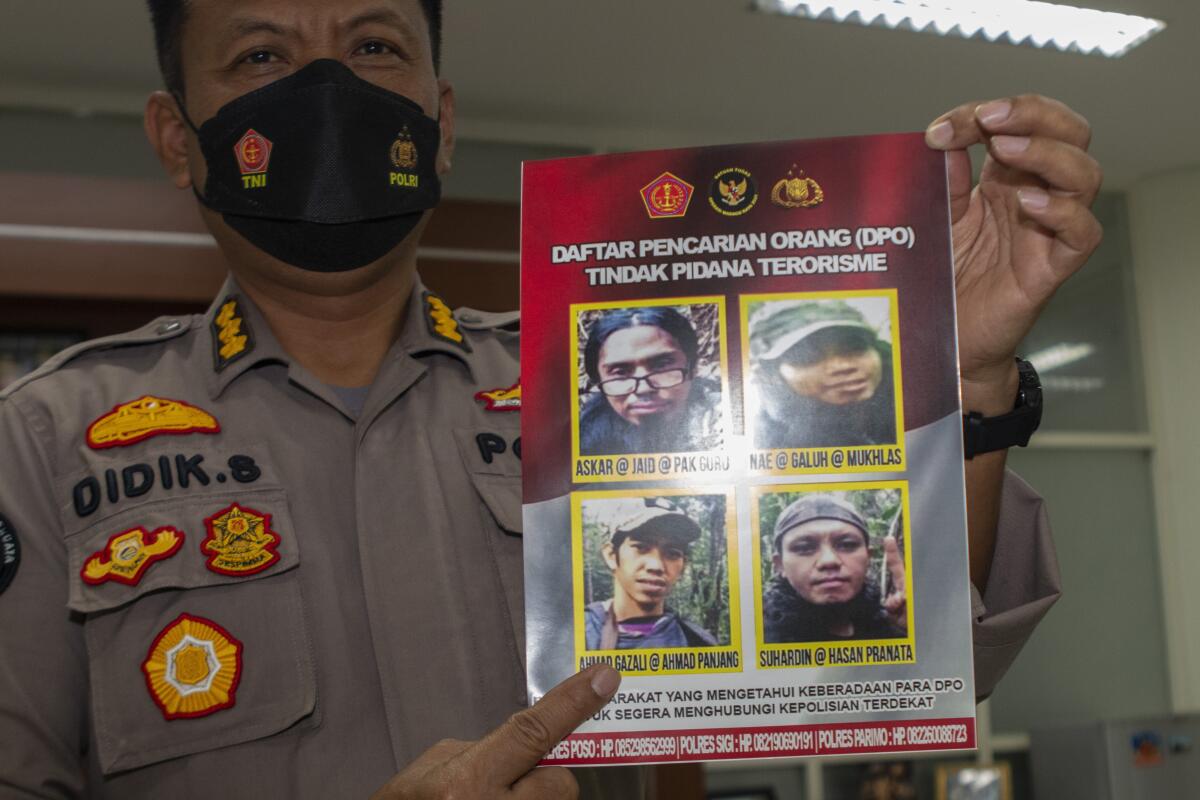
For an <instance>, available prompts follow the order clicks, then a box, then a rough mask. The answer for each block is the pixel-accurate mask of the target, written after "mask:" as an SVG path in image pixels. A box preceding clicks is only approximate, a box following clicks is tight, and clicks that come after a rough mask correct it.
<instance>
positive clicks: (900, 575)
mask: <svg viewBox="0 0 1200 800" xmlns="http://www.w3.org/2000/svg"><path fill="white" fill-rule="evenodd" d="M883 553H884V559H885V561H886V562H887V569H888V572H889V573H891V575H892V591H895V592H903V591H904V559H903V558H901V557H900V546H899V545H898V544H897V543H896V537H895V536H885V537H883Z"/></svg>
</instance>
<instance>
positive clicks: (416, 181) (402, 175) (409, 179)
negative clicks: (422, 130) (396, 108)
mask: <svg viewBox="0 0 1200 800" xmlns="http://www.w3.org/2000/svg"><path fill="white" fill-rule="evenodd" d="M389 155H390V156H391V159H392V166H393V167H395V168H396V169H398V170H404V172H393V173H392V174H391V178H390V179H389V181H390V183H391V185H392V186H401V187H404V188H407V189H416V188H417V187H418V186H419V185H420V176H419V175H415V174H413V172H412V170H415V169H416V168H417V146H416V144H414V143H413V140H412V134H411V133H409V132H408V126H405V128H404V130H402V131H401V132H400V133H399V134H398V135H397V136H396V141H394V142H392V149H391V152H390V153H389Z"/></svg>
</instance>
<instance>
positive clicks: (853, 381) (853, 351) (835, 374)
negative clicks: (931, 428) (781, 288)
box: [747, 297, 897, 448]
mask: <svg viewBox="0 0 1200 800" xmlns="http://www.w3.org/2000/svg"><path fill="white" fill-rule="evenodd" d="M889 302H890V301H889V299H888V298H886V297H867V298H847V299H842V298H819V299H818V298H814V299H803V298H800V299H795V298H793V299H786V300H777V301H766V302H760V303H756V304H755V303H752V304H751V305H750V313H749V327H750V331H749V333H750V382H751V385H752V386H753V387H754V389H755V390H756V392H757V397H758V401H757V409H755V408H754V399H753V398H754V396H755V395H754V393H753V392H752V393H750V395H749V398H748V401H749V403H748V405H749V407H748V408H747V414H748V415H753V420H754V427H753V431H754V446H755V447H758V448H798V447H853V446H862V445H885V444H895V443H896V441H897V431H896V387H895V382H894V378H893V370H892V363H893V355H892V352H893V351H892V342H891V341H890V340H889V339H890V337H888V338H884V337H883V336H881V335H880V329H879V327H877V326H876V325H873V324H872V322H871V320H870V319H869V318H868V314H867V313H865V312H867V311H871V312H878V311H881V312H882V314H872V315H871V316H872V317H874V318H878V319H882V320H886V319H888V317H889V314H888V311H889V309H888V307H887V304H888V303H889ZM882 327H884V328H885V329H886V325H884V326H882Z"/></svg>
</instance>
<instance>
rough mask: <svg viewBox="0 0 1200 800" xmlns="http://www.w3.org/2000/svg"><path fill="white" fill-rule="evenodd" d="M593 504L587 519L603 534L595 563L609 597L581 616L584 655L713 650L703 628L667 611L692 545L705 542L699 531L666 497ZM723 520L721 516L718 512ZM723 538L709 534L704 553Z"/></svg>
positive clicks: (592, 604)
mask: <svg viewBox="0 0 1200 800" xmlns="http://www.w3.org/2000/svg"><path fill="white" fill-rule="evenodd" d="M713 499H723V498H713ZM591 503H593V504H595V505H593V507H592V508H591V509H588V510H587V511H585V513H589V512H590V513H589V516H594V517H595V518H596V520H597V521H599V522H600V524H601V526H602V527H603V531H604V533H605V540H604V543H603V544H602V545H601V546H600V556H601V558H602V559H603V560H604V564H605V565H606V566H607V568H608V571H609V572H610V573H611V574H612V596H611V597H609V598H608V599H605V600H596V601H593V602H590V603H588V604H587V606H586V607H585V609H584V622H585V631H586V646H587V649H588V650H626V649H632V648H647V647H714V646H716V645H718V644H719V642H718V640H717V637H716V636H714V635H713V634H712V633H710V632H709V631H708V630H707V629H706V628H705V627H704V626H702V625H701V624H700V623H698V622H695V621H693V620H691V619H688V618H686V617H685V616H684V615H683V614H681V613H679V612H678V611H676V610H674V609H672V608H671V607H670V606H669V605H668V601H669V599H670V596H671V593H672V590H673V589H674V588H675V586H676V584H677V583H678V582H679V580H680V579H681V578H682V577H683V576H684V573H685V571H686V570H687V568H688V562H689V558H690V556H691V553H692V548H693V546H694V545H696V544H697V542H698V541H699V540H700V539H701V537H702V536H704V535H705V533H704V532H703V531H702V530H701V526H700V524H699V523H698V522H697V521H696V520H695V519H693V518H692V516H691V515H689V514H688V513H686V512H685V511H684V510H683V509H682V508H681V507H680V505H678V504H677V503H675V502H673V501H672V499H670V498H666V497H634V498H619V499H614V500H593V501H591ZM721 514H723V509H719V510H718V511H717V516H720V515H721ZM723 527H724V526H722V528H723ZM722 535H723V530H721V531H715V532H712V539H713V542H709V547H712V546H713V544H714V542H715V540H716V539H718V538H720V536H722ZM720 583H722V582H721V581H718V585H719V584H720Z"/></svg>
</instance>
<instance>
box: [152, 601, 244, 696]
mask: <svg viewBox="0 0 1200 800" xmlns="http://www.w3.org/2000/svg"><path fill="white" fill-rule="evenodd" d="M142 672H143V673H144V674H145V676H146V687H147V688H148V689H149V690H150V696H151V697H153V698H154V702H155V704H156V705H157V706H158V707H159V708H160V709H161V710H162V713H163V716H164V717H166V718H167V719H169V720H171V719H187V718H191V717H205V716H208V715H209V714H212V713H214V712H217V711H220V710H221V709H224V708H232V707H233V705H234V703H235V702H236V694H237V687H238V681H239V680H241V677H242V643H241V642H239V641H238V640H237V639H235V638H234V637H233V634H231V633H230V632H229V631H227V630H225V629H224V628H222V627H221V626H220V625H218V624H217V623H215V622H213V621H212V620H208V619H204V618H203V617H193V616H192V615H191V614H180V615H179V617H178V618H177V619H176V620H175V621H174V622H172V623H171V624H170V625H168V626H167V627H166V628H164V629H163V631H162V633H160V634H158V636H157V637H156V638H155V640H154V643H153V644H152V645H150V652H149V653H147V655H146V661H145V662H144V663H143V664H142Z"/></svg>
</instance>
